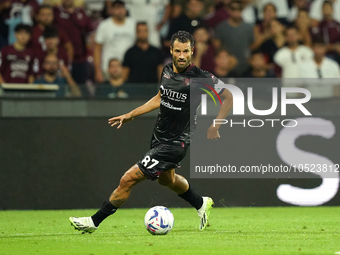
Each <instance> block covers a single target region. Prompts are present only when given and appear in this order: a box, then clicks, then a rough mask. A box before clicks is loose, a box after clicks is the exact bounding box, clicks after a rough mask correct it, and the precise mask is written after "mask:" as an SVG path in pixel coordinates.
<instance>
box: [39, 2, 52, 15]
mask: <svg viewBox="0 0 340 255" xmlns="http://www.w3.org/2000/svg"><path fill="white" fill-rule="evenodd" d="M42 9H50V10H51V11H53V7H52V5H49V4H42V5H40V6H39V8H38V11H37V13H40V11H41V10H42Z"/></svg>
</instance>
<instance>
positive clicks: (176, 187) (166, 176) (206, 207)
mask: <svg viewBox="0 0 340 255" xmlns="http://www.w3.org/2000/svg"><path fill="white" fill-rule="evenodd" d="M158 183H159V184H161V185H163V186H166V187H168V188H169V189H171V190H172V191H174V192H176V193H177V194H178V196H180V197H181V198H183V199H184V200H185V201H187V202H188V203H189V204H191V205H192V206H193V207H195V208H196V210H197V213H198V217H199V218H200V225H199V229H200V230H204V229H205V228H206V227H207V226H209V216H210V211H211V208H212V207H213V205H214V201H213V200H212V199H211V198H210V197H202V196H201V195H199V194H197V193H196V192H195V191H194V190H193V188H192V187H191V186H190V185H189V183H188V181H187V180H186V179H185V178H184V177H183V176H181V175H179V174H176V173H175V169H171V170H168V171H166V172H164V173H162V174H161V175H160V176H159V178H158Z"/></svg>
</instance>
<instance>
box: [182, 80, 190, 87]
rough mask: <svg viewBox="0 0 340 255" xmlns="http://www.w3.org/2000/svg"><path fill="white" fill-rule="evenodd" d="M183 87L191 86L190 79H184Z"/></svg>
mask: <svg viewBox="0 0 340 255" xmlns="http://www.w3.org/2000/svg"><path fill="white" fill-rule="evenodd" d="M183 85H184V86H189V85H190V79H188V78H184V79H183Z"/></svg>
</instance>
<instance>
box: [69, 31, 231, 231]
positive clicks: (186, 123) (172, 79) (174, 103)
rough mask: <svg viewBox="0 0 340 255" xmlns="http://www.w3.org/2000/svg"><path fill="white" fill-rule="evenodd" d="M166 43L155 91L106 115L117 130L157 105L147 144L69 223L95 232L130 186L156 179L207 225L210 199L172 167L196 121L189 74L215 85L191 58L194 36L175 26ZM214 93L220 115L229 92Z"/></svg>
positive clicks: (212, 135)
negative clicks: (167, 56)
mask: <svg viewBox="0 0 340 255" xmlns="http://www.w3.org/2000/svg"><path fill="white" fill-rule="evenodd" d="M170 43H171V47H170V53H171V54H172V57H173V62H172V63H171V64H168V65H166V66H165V67H164V69H163V73H162V78H161V83H160V84H161V85H160V90H159V92H158V94H157V95H156V96H154V97H153V98H152V99H151V100H149V101H148V102H147V103H145V104H144V105H142V106H140V107H138V108H136V109H134V110H133V111H131V112H129V113H127V114H123V115H121V116H118V117H114V118H111V119H109V124H110V125H111V126H116V125H118V127H117V128H118V129H119V128H121V127H122V126H123V125H124V124H125V123H127V122H129V121H131V120H133V119H134V118H135V117H138V116H140V115H142V114H145V113H147V112H150V111H153V110H156V109H158V108H160V111H159V114H158V117H157V123H156V125H155V128H154V131H153V136H152V141H151V149H150V150H149V151H148V152H147V153H146V154H145V155H144V157H143V158H141V159H140V160H139V162H138V163H137V164H135V165H134V166H132V167H131V168H130V169H129V170H128V171H127V172H125V174H124V175H123V177H122V178H121V180H120V183H119V186H118V187H117V188H116V189H115V190H114V191H113V192H112V194H111V196H110V197H109V200H108V201H105V202H104V203H103V205H102V207H101V208H100V210H99V211H98V212H97V213H95V214H94V215H93V216H92V217H81V218H78V217H70V218H69V220H70V222H71V224H72V225H73V226H74V227H75V229H77V230H79V231H84V232H88V233H92V232H94V231H95V230H96V229H97V228H98V226H99V224H100V223H101V222H102V221H103V220H104V219H105V218H106V217H108V216H109V215H111V214H113V213H115V212H116V211H117V209H118V208H120V207H121V206H122V205H123V204H124V202H125V201H126V200H127V199H128V198H129V196H130V193H131V190H132V188H133V187H134V186H136V185H137V184H138V183H140V182H142V181H144V180H145V179H147V178H148V179H150V180H157V181H158V183H159V184H161V185H164V186H166V187H168V188H169V189H171V190H172V191H174V192H176V193H177V194H178V195H179V196H180V197H181V198H183V199H184V200H186V201H187V202H189V203H190V204H191V205H192V206H193V207H194V208H196V210H197V212H198V216H199V218H200V225H199V229H200V230H204V229H205V228H206V227H207V226H208V220H209V214H210V210H211V208H212V206H213V200H212V199H211V198H209V197H202V196H201V195H199V194H198V193H197V192H196V191H194V189H193V188H192V187H191V186H190V185H189V183H188V181H187V180H186V179H185V178H184V177H183V176H181V175H179V174H177V173H175V168H176V167H178V166H179V163H180V161H181V160H182V159H183V158H184V156H185V154H186V152H187V149H188V146H189V144H190V138H191V136H192V135H193V132H194V127H193V126H192V125H190V122H191V121H192V122H191V123H193V122H194V121H195V119H196V117H195V115H196V113H194V114H192V112H190V111H191V110H190V101H191V102H192V103H195V106H197V107H198V106H199V104H200V98H201V95H200V94H197V95H196V93H194V96H195V97H194V98H193V97H191V96H193V95H191V94H190V87H191V84H190V83H189V82H190V79H191V78H205V79H207V78H208V79H210V80H211V81H212V82H211V83H213V84H214V85H212V86H215V85H216V84H217V83H218V82H219V80H218V79H216V78H215V77H214V76H213V75H212V74H210V73H209V72H206V71H203V70H202V69H200V68H198V67H196V66H195V65H194V64H192V63H191V57H192V54H193V50H194V39H193V37H192V35H191V34H190V33H188V32H185V31H179V32H177V33H175V34H174V35H173V36H172V38H171V41H170ZM216 90H217V91H218V89H216ZM219 94H220V95H221V96H222V97H223V98H224V101H223V104H222V106H221V108H220V110H219V113H218V115H217V118H218V119H224V118H225V117H226V116H227V115H228V113H229V111H230V109H231V107H232V94H231V93H230V92H229V91H228V90H227V89H224V90H219ZM197 107H195V109H197ZM190 113H191V114H192V115H191V116H190ZM218 129H219V126H217V125H216V126H215V127H214V126H213V125H211V126H210V127H209V129H208V132H207V137H208V139H218V138H219V137H220V135H219V132H218Z"/></svg>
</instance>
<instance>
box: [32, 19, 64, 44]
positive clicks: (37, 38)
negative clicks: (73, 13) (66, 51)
mask: <svg viewBox="0 0 340 255" xmlns="http://www.w3.org/2000/svg"><path fill="white" fill-rule="evenodd" d="M57 29H58V32H59V48H65V44H66V43H67V42H69V41H70V39H69V38H68V36H67V34H66V32H65V31H64V30H63V29H62V28H57ZM42 33H43V30H41V29H40V27H39V26H38V25H36V26H35V27H34V28H33V32H32V38H31V45H30V46H31V47H32V48H34V49H37V48H41V49H42V50H46V45H45V40H44V37H43V36H42Z"/></svg>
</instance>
